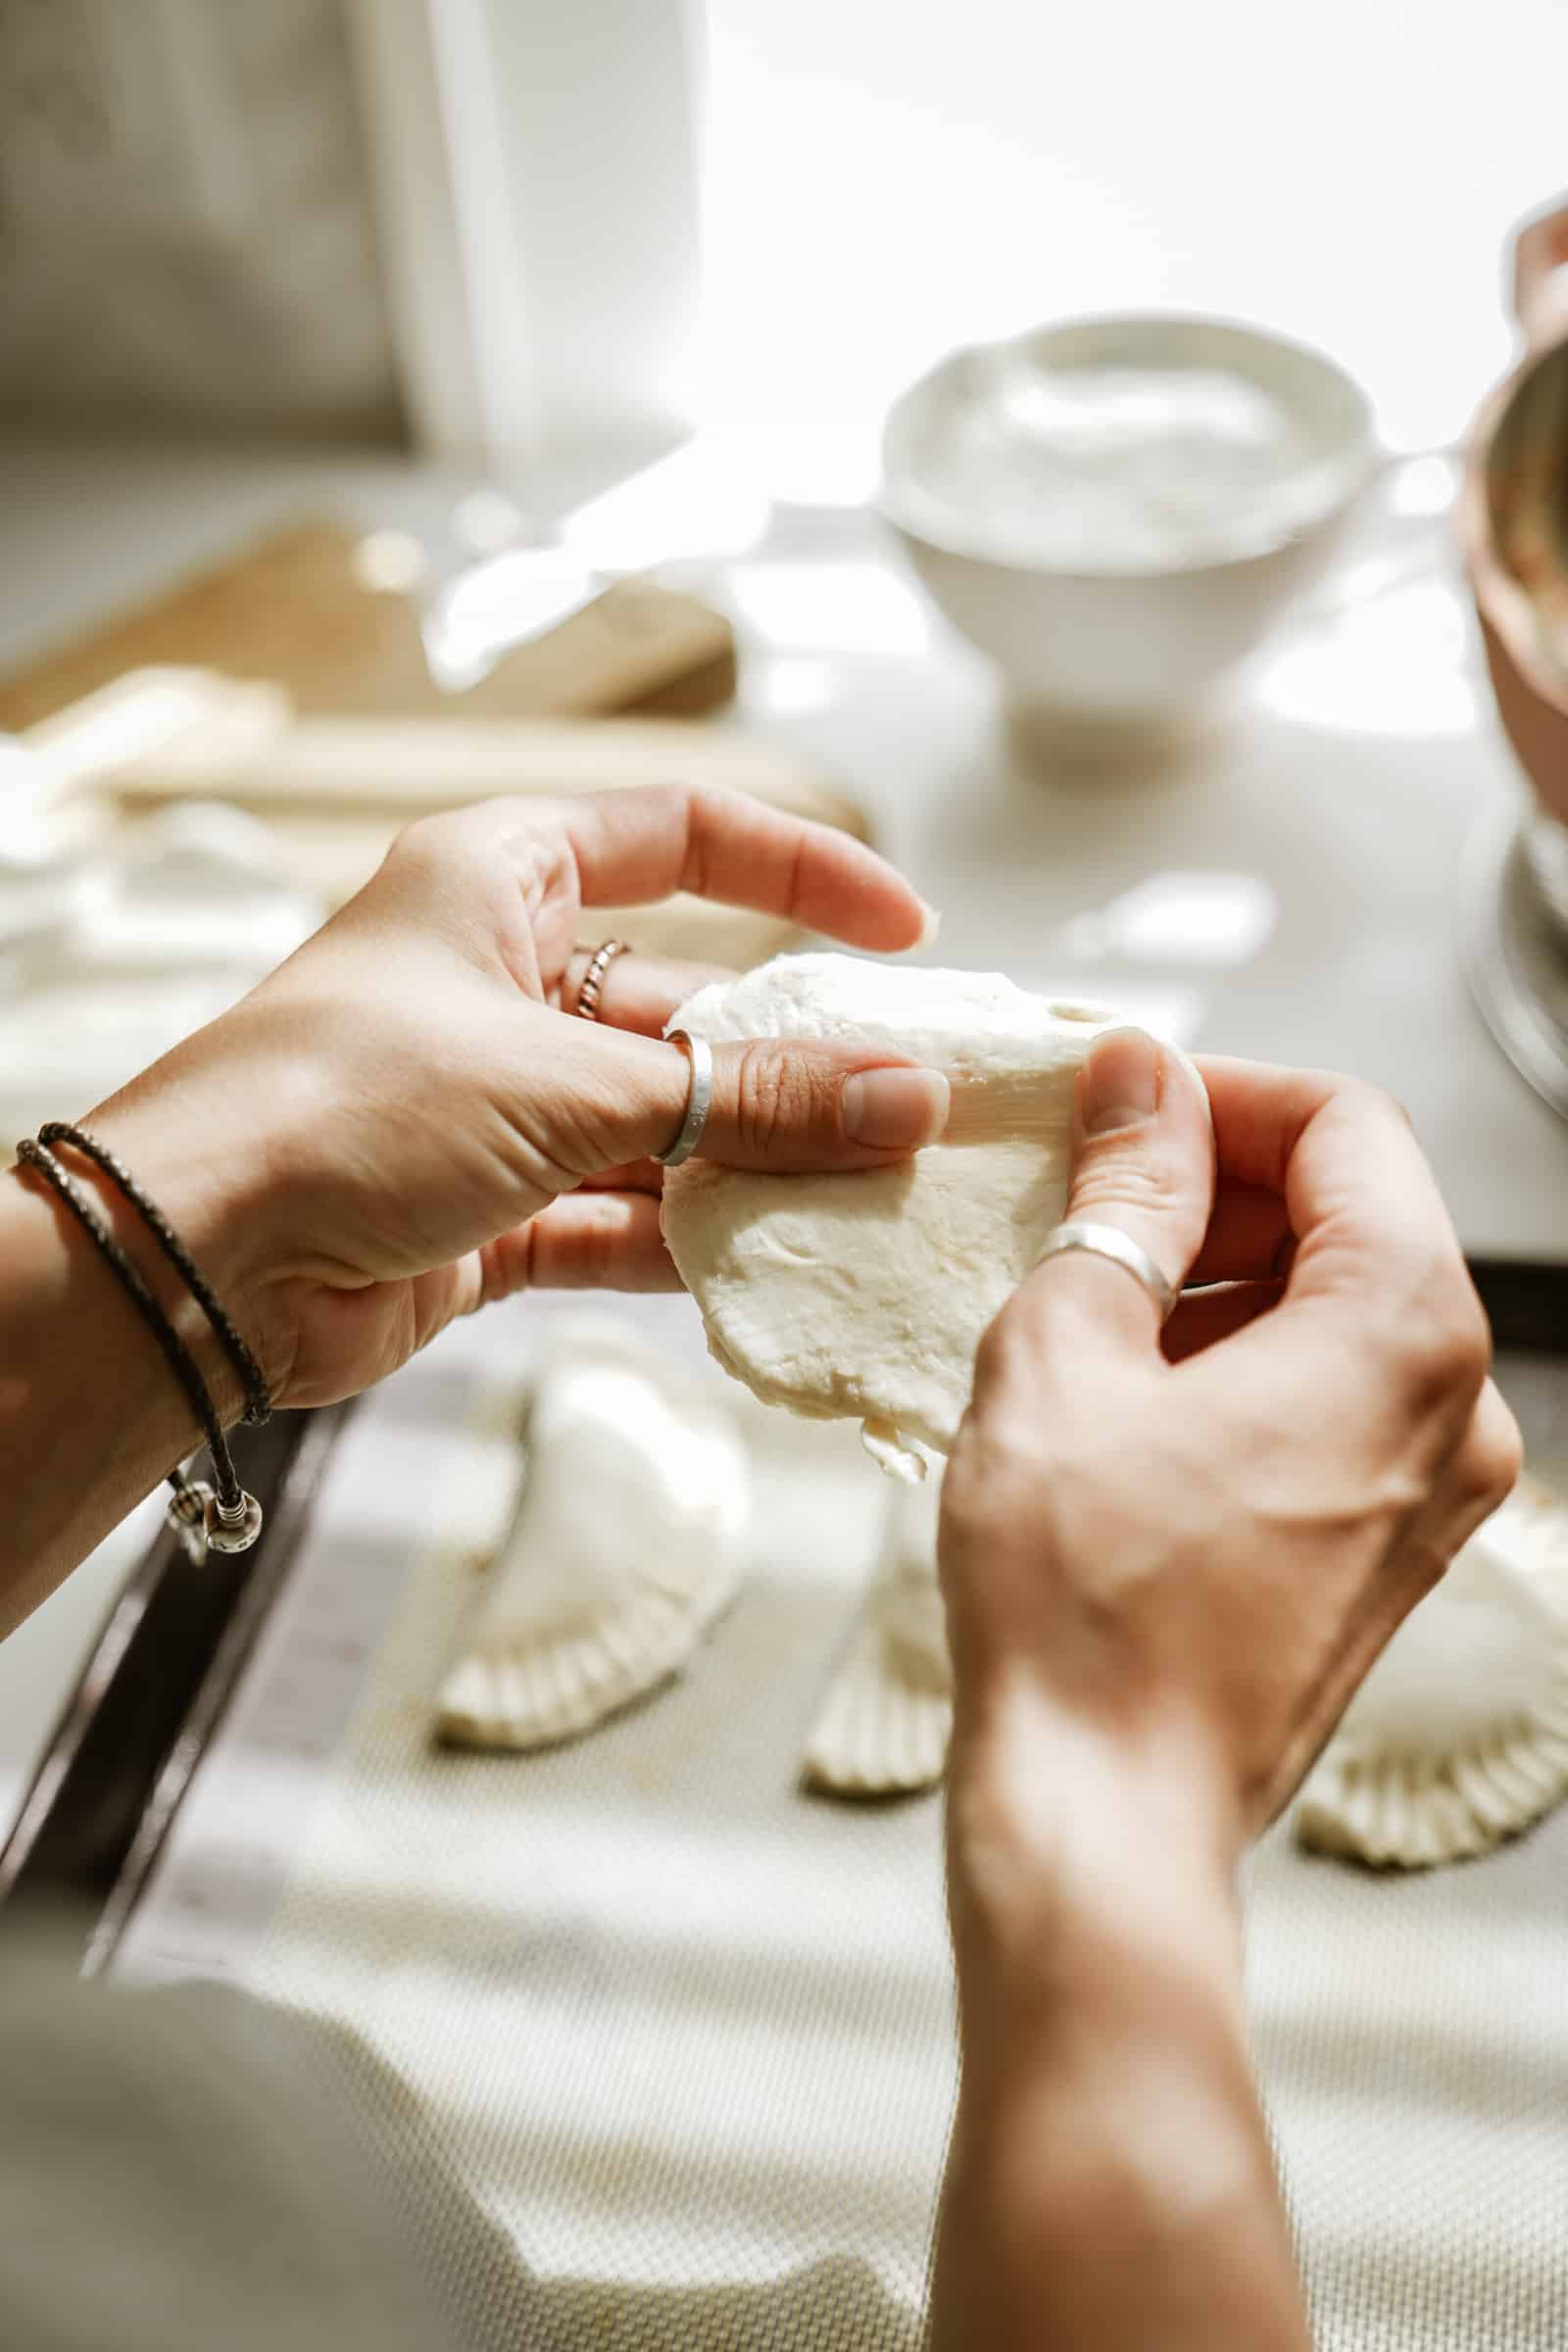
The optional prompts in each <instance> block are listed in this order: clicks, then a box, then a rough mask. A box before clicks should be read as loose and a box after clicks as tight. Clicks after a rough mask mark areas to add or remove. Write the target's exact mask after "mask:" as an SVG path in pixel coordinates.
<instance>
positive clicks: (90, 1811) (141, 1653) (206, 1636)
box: [0, 1257, 1568, 1971]
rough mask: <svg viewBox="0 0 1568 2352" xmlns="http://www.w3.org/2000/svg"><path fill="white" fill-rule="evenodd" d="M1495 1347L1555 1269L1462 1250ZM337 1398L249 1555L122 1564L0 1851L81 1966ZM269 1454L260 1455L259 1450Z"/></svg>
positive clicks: (1532, 1346) (1540, 1321)
mask: <svg viewBox="0 0 1568 2352" xmlns="http://www.w3.org/2000/svg"><path fill="white" fill-rule="evenodd" d="M1470 1270H1471V1273H1472V1274H1473V1275H1474V1277H1475V1282H1476V1288H1477V1290H1478V1291H1479V1292H1480V1294H1481V1298H1482V1301H1483V1303H1484V1304H1485V1306H1486V1309H1487V1313H1488V1316H1489V1318H1490V1320H1491V1323H1492V1330H1493V1338H1494V1342H1495V1346H1496V1348H1497V1349H1498V1351H1499V1352H1503V1351H1515V1350H1517V1351H1519V1352H1522V1353H1525V1354H1531V1355H1555V1356H1568V1263H1561V1264H1559V1263H1545V1262H1542V1261H1537V1260H1533V1259H1527V1258H1498V1257H1485V1258H1472V1259H1471V1260H1470ZM352 1409H353V1408H352V1406H349V1405H335V1406H333V1407H331V1408H330V1409H329V1410H327V1411H322V1412H316V1413H296V1414H279V1415H278V1416H277V1417H276V1418H275V1419H274V1421H273V1422H272V1423H271V1424H270V1426H269V1428H268V1429H266V1430H264V1431H263V1432H261V1433H260V1437H259V1439H258V1440H257V1441H256V1442H255V1445H254V1446H253V1447H252V1448H251V1449H250V1450H249V1451H248V1454H247V1475H248V1476H249V1478H250V1480H251V1483H252V1484H253V1486H254V1488H255V1491H256V1492H257V1493H258V1494H259V1495H260V1496H261V1499H262V1502H263V1506H264V1508H265V1509H266V1511H267V1526H266V1529H265V1531H264V1533H263V1536H262V1540H261V1542H260V1543H259V1544H257V1545H256V1548H255V1550H254V1551H253V1552H251V1553H249V1554H240V1555H238V1558H237V1560H235V1561H232V1562H224V1563H222V1564H219V1563H218V1562H216V1561H209V1562H208V1563H207V1564H206V1565H205V1566H203V1567H200V1568H195V1567H192V1565H191V1564H190V1562H189V1561H188V1560H186V1558H185V1556H184V1554H183V1552H182V1551H181V1550H180V1548H179V1546H178V1544H176V1543H175V1542H174V1541H173V1540H172V1538H169V1537H162V1538H160V1539H159V1541H158V1542H157V1543H155V1544H153V1546H152V1547H151V1549H150V1550H149V1552H148V1553H147V1556H146V1557H145V1559H144V1560H143V1561H142V1562H141V1564H140V1566H139V1567H138V1568H137V1569H136V1570H135V1571H134V1572H133V1574H132V1575H131V1577H130V1579H129V1580H128V1582H127V1584H126V1586H125V1588H124V1591H123V1593H122V1594H121V1596H120V1598H119V1600H118V1601H117V1602H116V1604H115V1607H114V1609H113V1610H112V1611H111V1613H110V1616H109V1619H108V1622H107V1624H106V1625H105V1627H104V1630H103V1633H102V1634H101V1635H100V1637H99V1640H98V1642H97V1643H96V1645H95V1646H94V1649H93V1651H92V1654H91V1656H90V1657H89V1658H88V1661H87V1663H86V1666H85V1667H84V1668H83V1670H82V1673H81V1675H80V1677H79V1679H78V1681H77V1683H76V1686H75V1689H74V1690H73V1692H72V1695H71V1697H70V1698H69V1699H68V1701H67V1702H66V1706H65V1708H64V1710H63V1712H62V1714H61V1717H60V1720H59V1723H58V1724H57V1726H56V1729H55V1732H54V1735H53V1737H52V1739H51V1740H50V1741H49V1744H48V1746H47V1747H46V1749H45V1751H44V1754H43V1757H42V1759H41V1761H40V1763H39V1766H38V1769H37V1771H36V1773H35V1774H34V1776H33V1780H32V1783H31V1786H30V1788H29V1789H28V1792H27V1796H26V1798H25V1801H24V1804H23V1808H22V1811H21V1813H20V1815H19V1816H18V1819H17V1823H16V1826H15V1827H14V1829H13V1830H12V1831H11V1834H10V1836H9V1838H7V1840H6V1843H5V1845H4V1846H3V1847H0V1902H3V1901H6V1900H8V1899H16V1898H19V1897H21V1896H24V1895H28V1894H37V1895H41V1896H52V1897H54V1898H57V1899H60V1898H66V1899H71V1898H74V1901H75V1904H76V1906H77V1909H78V1910H79V1912H80V1914H81V1917H82V1921H83V1927H82V1962H83V1966H84V1967H85V1968H87V1969H88V1970H89V1971H91V1970H96V1969H98V1968H101V1967H102V1966H103V1965H104V1964H105V1963H106V1962H107V1961H108V1959H109V1958H110V1957H111V1956H112V1954H113V1950H114V1946H115V1942H116V1940H117V1938H118V1936H119V1935H120V1933H121V1931H122V1929H123V1926H124V1923H125V1921H126V1919H127V1918H128V1917H129V1915H130V1912H131V1910H132V1909H133V1907H134V1905H135V1902H136V1899H137V1897H138V1895H139V1894H140V1892H141V1889H142V1887H143V1886H144V1885H145V1884H146V1880H147V1875H148V1873H149V1872H150V1870H151V1869H152V1866H153V1864H154V1862H155V1861H156V1860H157V1857H158V1855H159V1853H160V1851H161V1850H162V1848H163V1845H164V1842H165V1840H166V1838H168V1835H169V1829H170V1825H171V1823H172V1820H173V1818H174V1815H175V1813H176V1811H177V1810H178V1807H179V1803H180V1800H181V1798H182V1797H183V1795H184V1792H185V1789H187V1787H188V1786H189V1783H190V1779H191V1775H192V1774H193V1773H194V1771H195V1769H196V1766H197V1764H198V1763H199V1762H200V1760H201V1757H202V1755H203V1754H204V1753H205V1751H206V1749H207V1746H208V1744H209V1743H210V1741H211V1740H212V1737H213V1734H214V1732H215V1731H216V1729H217V1727H218V1725H219V1723H220V1722H221V1718H222V1714H223V1711H224V1709H225V1707H226V1706H227V1704H228V1701H229V1698H230V1696H231V1694H232V1691H233V1689H234V1686H235V1683H236V1682H237V1680H238V1678H239V1673H240V1670H241V1668H242V1666H243V1665H244V1663H245V1660H246V1658H247V1657H248V1656H249V1654H250V1652H251V1649H252V1647H253V1646H254V1643H255V1641H256V1638H257V1635H258V1633H259V1631H260V1629H261V1626H262V1624H263V1622H264V1620H265V1618H266V1615H267V1612H268V1610H269V1608H270V1606H271V1603H272V1600H273V1599H274V1597H275V1596H276V1593H278V1591H279V1589H280V1588H281V1586H282V1584H283V1581H284V1579H285V1578H286V1576H287V1574H288V1571H289V1568H290V1566H291V1565H292V1563H293V1560H294V1558H295V1555H296V1554H297V1552H298V1550H299V1546H300V1543H301V1540H302V1538H303V1536H304V1534H305V1530H306V1526H307V1523H308V1520H309V1515H310V1509H311V1504H312V1502H313V1500H314V1498H315V1495H316V1493H317V1490H318V1488H319V1484H320V1481H321V1477H322V1474H323V1472H324V1470H325V1468H326V1463H327V1460H328V1457H329V1455H330V1453H331V1450H332V1447H333V1446H334V1445H335V1443H336V1441H337V1438H338V1436H339V1434H340V1432H341V1429H342V1426H343V1423H344V1420H345V1419H346V1417H347V1415H348V1413H349V1412H350V1411H352ZM263 1446H267V1447H268V1450H267V1452H266V1454H265V1456H264V1455H263V1453H262V1451H261V1448H262V1447H263Z"/></svg>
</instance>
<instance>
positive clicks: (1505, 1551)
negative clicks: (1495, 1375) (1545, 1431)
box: [1297, 1480, 1568, 1870]
mask: <svg viewBox="0 0 1568 2352" xmlns="http://www.w3.org/2000/svg"><path fill="white" fill-rule="evenodd" d="M1564 1795H1568V1510H1565V1509H1564V1507H1563V1505H1562V1504H1561V1502H1559V1501H1558V1500H1557V1498H1556V1497H1555V1496H1554V1495H1551V1494H1550V1493H1549V1492H1548V1491H1547V1490H1546V1489H1545V1488H1544V1487H1542V1486H1541V1485H1540V1484H1538V1483H1537V1482H1535V1481H1532V1480H1526V1481H1524V1482H1522V1483H1521V1486H1520V1487H1519V1489H1518V1491H1517V1492H1516V1493H1515V1494H1514V1495H1512V1496H1511V1497H1510V1499H1509V1500H1508V1501H1507V1502H1505V1503H1504V1504H1503V1506H1502V1509H1501V1510H1500V1511H1498V1512H1497V1514H1496V1515H1495V1518H1493V1519H1490V1520H1489V1521H1488V1522H1487V1524H1486V1526H1485V1527H1483V1528H1482V1529H1481V1531H1480V1533H1479V1534H1478V1535H1475V1536H1473V1537H1472V1538H1471V1540H1470V1542H1469V1543H1468V1544H1466V1545H1465V1547H1464V1549H1463V1550H1462V1551H1461V1552H1460V1553H1459V1556H1458V1558H1457V1559H1456V1560H1455V1561H1454V1563H1453V1565H1452V1567H1451V1568H1450V1569H1449V1570H1448V1573H1447V1575H1446V1577H1445V1578H1444V1580H1443V1582H1442V1584H1440V1585H1439V1586H1438V1587H1437V1588H1436V1590H1435V1591H1434V1592H1432V1593H1429V1594H1428V1596H1427V1598H1426V1599H1425V1600H1423V1601H1422V1602H1421V1603H1420V1605H1419V1607H1417V1608H1416V1609H1415V1610H1414V1611H1413V1612H1412V1614H1411V1615H1410V1616H1409V1617H1408V1618H1406V1620H1405V1622H1404V1624H1403V1625H1402V1626H1401V1627H1400V1628H1399V1631H1398V1632H1397V1634H1396V1635H1395V1637H1394V1639H1393V1641H1392V1642H1390V1644H1389V1646H1388V1648H1387V1649H1386V1650H1385V1651H1384V1653H1383V1655H1382V1657H1381V1658H1380V1659H1379V1660H1378V1663H1377V1664H1376V1665H1375V1666H1374V1667H1373V1669H1372V1671H1371V1673H1370V1674H1369V1675H1368V1676H1367V1679H1366V1681H1365V1682H1364V1683H1363V1684H1362V1686H1361V1688H1360V1690H1359V1691H1357V1692H1356V1695H1355V1697H1354V1698H1353V1699H1352V1700H1351V1702H1350V1705H1349V1707H1348V1710H1347V1712H1346V1715H1345V1719H1344V1721H1343V1723H1342V1724H1341V1726H1340V1729H1339V1730H1338V1732H1337V1733H1336V1734H1335V1736H1334V1739H1333V1740H1332V1741H1331V1742H1330V1744H1329V1746H1328V1748H1327V1750H1326V1751H1325V1753H1324V1755H1323V1757H1322V1759H1321V1761H1320V1762H1319V1763H1318V1765H1317V1766H1316V1768H1315V1770H1314V1771H1313V1773H1312V1776H1311V1778H1310V1779H1309V1780H1308V1782H1307V1784H1306V1787H1305V1789H1303V1790H1302V1793H1301V1800H1300V1804H1299V1809H1298V1812H1297V1830H1298V1834H1299V1837H1300V1838H1301V1840H1302V1842H1303V1844H1306V1845H1309V1846H1314V1847H1316V1848H1318V1849H1319V1850H1320V1851H1322V1852H1325V1853H1334V1854H1346V1855H1352V1856H1354V1857H1355V1858H1357V1859H1358V1860H1361V1861H1365V1862H1376V1863H1383V1864H1391V1865H1395V1866H1397V1867H1399V1868H1402V1869H1406V1870H1414V1869H1420V1868H1423V1867H1425V1866H1426V1865H1429V1864H1432V1863H1437V1862H1456V1861H1462V1860H1464V1859H1466V1858H1468V1857H1470V1856H1472V1855H1476V1854H1482V1853H1485V1852H1487V1851H1488V1850H1489V1849H1490V1848H1491V1847H1493V1846H1495V1845H1497V1844H1499V1843H1500V1842H1501V1841H1502V1839H1503V1838H1509V1837H1512V1836H1514V1835H1515V1834H1516V1833H1517V1832H1519V1831H1520V1830H1524V1829H1528V1828H1529V1826H1530V1824H1531V1823H1532V1822H1534V1821H1537V1820H1539V1819H1540V1817H1541V1816H1542V1814H1544V1813H1545V1812H1547V1811H1548V1810H1549V1809H1550V1807H1551V1806H1553V1805H1554V1804H1556V1803H1558V1802H1559V1800H1560V1799H1561V1798H1562V1797H1563V1796H1564Z"/></svg>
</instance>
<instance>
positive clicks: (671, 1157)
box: [654, 1029, 713, 1168]
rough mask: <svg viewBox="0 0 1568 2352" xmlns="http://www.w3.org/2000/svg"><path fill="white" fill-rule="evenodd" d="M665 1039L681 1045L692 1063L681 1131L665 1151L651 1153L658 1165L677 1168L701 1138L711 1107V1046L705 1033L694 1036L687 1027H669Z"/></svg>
mask: <svg viewBox="0 0 1568 2352" xmlns="http://www.w3.org/2000/svg"><path fill="white" fill-rule="evenodd" d="M668 1042H669V1043H670V1045H672V1046H684V1047H685V1049H686V1052H687V1055H688V1056H689V1058H690V1061H691V1065H692V1091H691V1093H690V1094H689V1095H688V1096H687V1098H686V1116H685V1117H684V1118H683V1119H682V1121H681V1123H680V1133H679V1135H677V1136H676V1138H675V1141H674V1142H673V1143H672V1144H671V1145H670V1147H669V1150H668V1151H667V1152H655V1153H654V1157H655V1158H656V1159H657V1160H658V1161H659V1163H660V1165H661V1167H665V1168H678V1167H679V1166H680V1164H681V1161H682V1160H684V1159H690V1157H691V1155H692V1153H693V1152H695V1151H696V1149H697V1147H698V1145H699V1144H700V1143H701V1142H702V1140H703V1129H704V1128H705V1127H706V1126H707V1125H708V1114H709V1112H710V1111H711V1109H712V1107H713V1049H712V1047H711V1045H710V1044H709V1042H708V1040H707V1038H706V1037H693V1035H692V1033H691V1031H690V1030H689V1029H671V1030H670V1031H669V1033H668Z"/></svg>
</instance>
